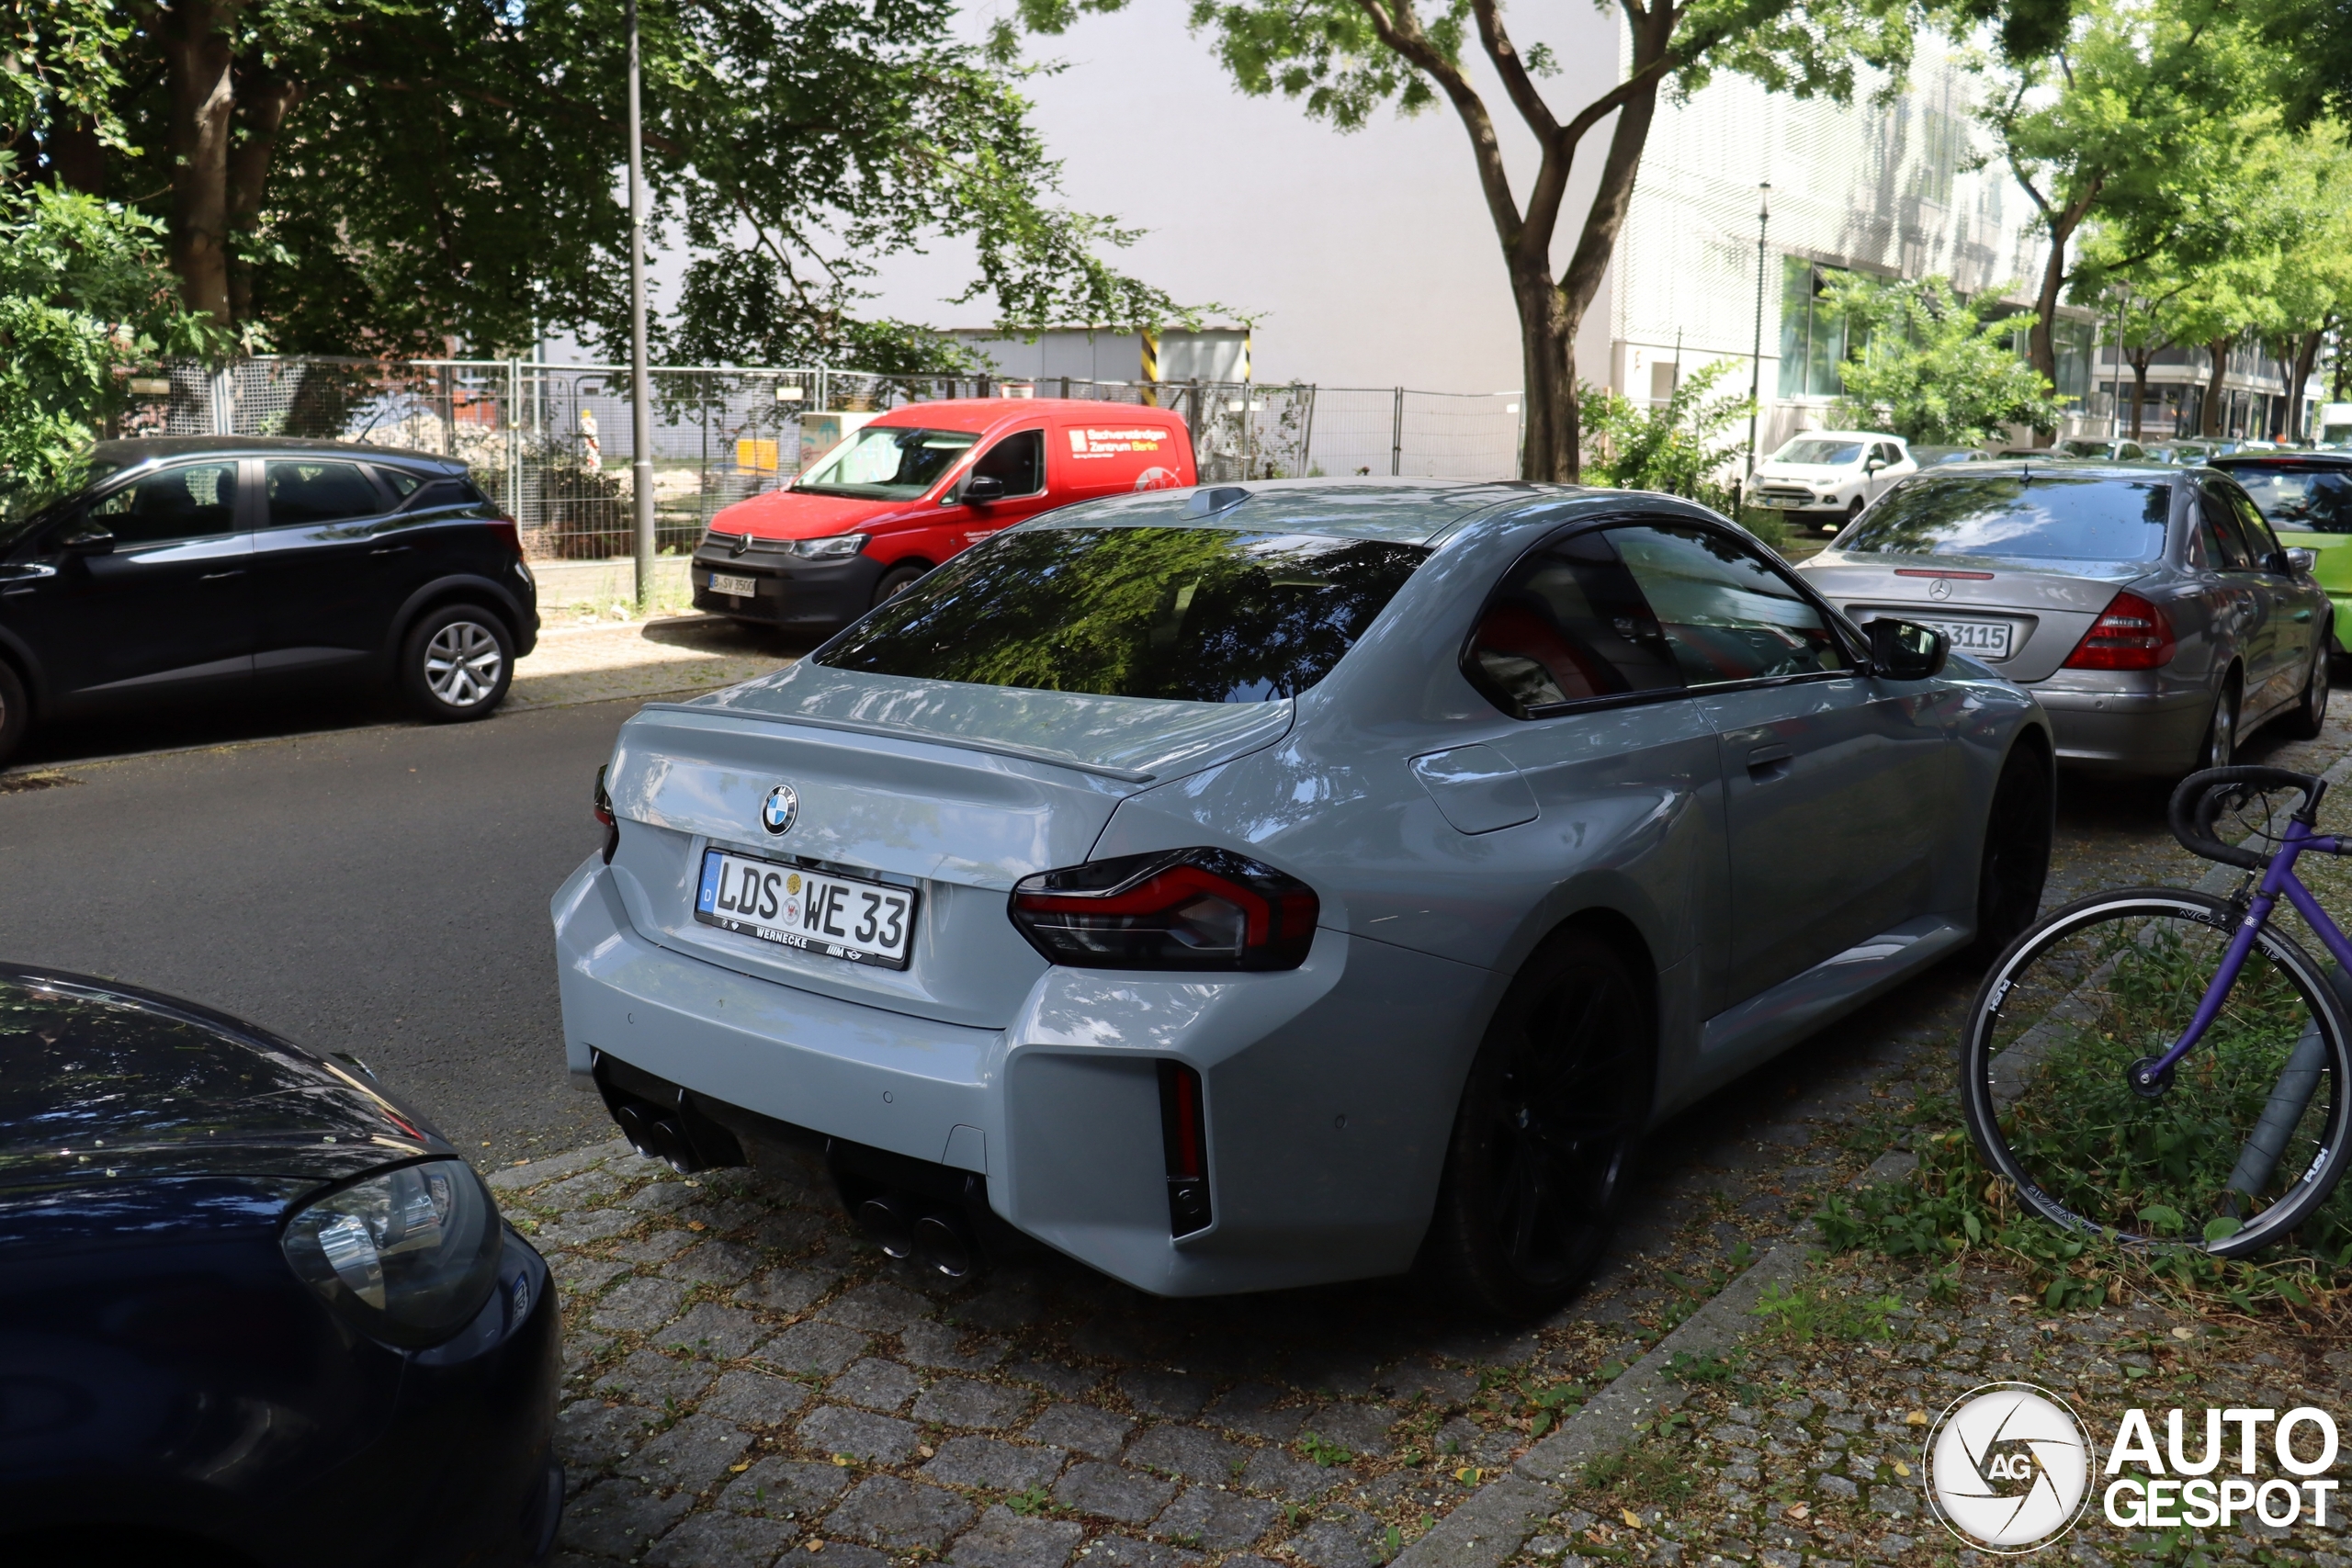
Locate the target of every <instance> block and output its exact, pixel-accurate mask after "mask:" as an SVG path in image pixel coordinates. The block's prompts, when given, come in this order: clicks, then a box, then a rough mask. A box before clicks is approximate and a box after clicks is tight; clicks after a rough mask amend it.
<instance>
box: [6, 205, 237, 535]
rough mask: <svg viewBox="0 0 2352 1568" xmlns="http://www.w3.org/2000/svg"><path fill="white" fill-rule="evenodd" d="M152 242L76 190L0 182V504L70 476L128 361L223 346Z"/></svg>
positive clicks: (154, 228) (9, 507)
mask: <svg viewBox="0 0 2352 1568" xmlns="http://www.w3.org/2000/svg"><path fill="white" fill-rule="evenodd" d="M161 240H162V235H161V232H160V228H159V226H158V225H157V224H156V223H155V222H154V221H153V220H151V219H145V218H141V217H139V216H138V215H137V214H135V213H130V212H126V211H124V210H123V209H121V208H119V207H114V206H109V205H107V203H105V202H101V201H98V200H97V199H96V198H95V197H87V196H84V195H81V194H80V193H78V192H74V191H62V190H58V189H56V188H55V187H53V186H37V185H29V184H27V183H24V182H18V183H17V184H15V185H13V186H0V511H6V512H13V511H15V510H17V506H18V505H20V504H21V500H22V498H23V497H25V496H27V495H28V494H33V493H39V492H40V491H43V490H45V489H47V488H48V487H50V486H52V485H54V484H56V483H59V482H62V480H63V479H65V478H67V477H69V476H70V475H71V473H72V472H73V470H74V467H75V465H76V464H77V463H79V462H80V461H81V459H82V457H83V456H84V455H85V451H86V448H87V446H88V445H89V443H90V441H91V440H92V439H93V437H94V436H95V434H96V431H97V429H98V428H99V426H100V425H101V423H102V422H103V421H104V420H105V418H106V416H107V414H108V413H110V412H113V411H114V410H115V409H116V408H117V407H118V406H119V402H120V400H121V396H122V391H123V385H122V383H123V376H124V373H125V372H126V371H127V370H128V368H129V367H130V366H132V365H134V364H136V363H138V362H139V361H141V360H144V359H150V358H153V357H154V356H155V355H157V354H159V353H167V354H197V355H204V354H210V355H218V354H219V353H220V351H221V350H223V349H224V348H225V347H226V346H227V345H226V344H224V343H222V342H221V341H220V333H219V332H218V329H216V328H214V327H213V326H212V325H211V323H210V322H209V321H207V320H205V319H204V318H201V317H198V316H194V315H192V314H190V313H189V312H187V310H183V309H181V307H180V305H179V302H178V299H177V298H176V297H175V291H174V289H173V279H172V276H171V274H170V273H169V272H168V271H167V270H166V269H165V267H164V254H163V246H162V243H161Z"/></svg>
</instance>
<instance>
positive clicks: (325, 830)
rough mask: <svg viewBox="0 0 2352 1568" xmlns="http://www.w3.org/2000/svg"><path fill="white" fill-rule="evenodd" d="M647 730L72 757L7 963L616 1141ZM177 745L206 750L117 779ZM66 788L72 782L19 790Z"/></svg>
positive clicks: (1778, 1098)
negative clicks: (628, 892) (620, 955)
mask: <svg viewBox="0 0 2352 1568" xmlns="http://www.w3.org/2000/svg"><path fill="white" fill-rule="evenodd" d="M635 707H636V703H635V702H633V701H631V702H606V703H590V704H582V705H577V706H571V707H558V708H546V709H539V710H535V711H528V712H514V713H504V714H501V715H498V716H494V717H492V718H491V719H489V720H487V721H485V722H483V723H480V724H472V725H456V726H447V727H433V726H425V725H417V724H412V723H406V722H389V723H388V722H383V719H384V715H383V713H382V712H381V711H379V710H376V709H371V708H369V707H368V706H366V705H350V704H345V705H334V704H332V703H324V704H322V705H317V706H314V707H309V708H279V709H275V710H264V709H260V708H258V707H255V708H248V709H233V708H232V709H226V710H216V711H213V712H210V713H187V714H179V715H172V716H164V717H160V718H156V719H153V720H151V721H146V722H144V723H141V724H136V725H133V724H128V723H120V722H119V723H118V724H116V725H114V726H110V727H104V728H96V727H92V728H83V729H80V730H76V731H73V732H64V731H60V732H55V733H53V734H52V735H51V736H49V737H45V738H43V739H44V741H45V744H44V746H43V749H42V751H41V752H40V753H35V754H34V755H32V756H28V757H27V758H24V759H21V760H20V761H19V762H18V764H17V767H15V768H14V769H12V770H11V771H10V772H9V773H5V774H0V959H7V960H11V961H15V962H20V963H24V962H29V963H36V964H51V965H56V966H58V967H62V968H68V969H74V970H78V971H81V972H83V973H87V974H96V975H103V976H110V977H113V978H117V979H120V980H124V981H129V982H132V983H135V984H139V985H144V986H151V987H155V988H157V989H160V990H164V991H168V992H173V993H175V994H178V995H181V996H185V997H188V998H193V999H195V1000H198V1001H202V1002H206V1003H209V1004H210V1005H212V1006H215V1007H219V1008H222V1009H225V1010H228V1011H230V1012H233V1013H236V1014H239V1015H240V1016H243V1017H245V1018H249V1019H252V1020H254V1021H256V1022H259V1023H262V1024H264V1025H266V1026H267V1027H269V1028H272V1029H275V1030H277V1031H278V1032H282V1033H285V1034H287V1035H288V1036H290V1037H291V1038H293V1039H296V1040H299V1041H301V1042H303V1043H307V1044H309V1045H311V1046H312V1047H313V1048H315V1049H319V1050H322V1051H349V1052H351V1053H353V1054H355V1055H358V1056H360V1057H361V1058H362V1059H364V1060H366V1061H367V1062H368V1063H369V1064H370V1065H371V1066H374V1067H375V1068H376V1069H377V1071H378V1072H379V1074H380V1075H381V1076H382V1077H384V1079H385V1080H386V1082H387V1083H389V1084H390V1085H392V1086H393V1087H394V1088H396V1089H399V1090H401V1092H402V1093H404V1094H406V1095H408V1096H409V1097H410V1098H411V1099H412V1100H413V1101H414V1102H415V1103H416V1104H417V1105H418V1106H419V1107H420V1108H422V1109H423V1110H424V1111H425V1112H426V1113H427V1114H428V1115H430V1116H432V1117H434V1118H435V1120H437V1121H438V1122H440V1124H441V1125H442V1127H443V1128H444V1129H445V1130H446V1131H447V1133H448V1134H450V1136H452V1137H453V1138H455V1139H457V1140H458V1142H459V1144H460V1145H462V1146H464V1147H466V1148H468V1149H469V1150H470V1151H472V1152H473V1153H474V1155H475V1156H476V1157H477V1158H478V1159H479V1160H480V1161H481V1163H482V1164H483V1165H485V1166H490V1165H504V1164H509V1163H512V1162H514V1161H515V1160H520V1159H525V1158H532V1157H537V1156H543V1155H547V1154H549V1153H553V1152H556V1151H558V1150H560V1149H564V1148H569V1147H572V1146H575V1145H580V1144H583V1143H588V1142H592V1141H596V1140H600V1139H603V1138H605V1137H609V1136H610V1135H611V1132H610V1123H609V1122H608V1121H607V1120H606V1119H605V1114H604V1111H603V1107H602V1105H601V1104H600V1103H599V1102H598V1101H597V1100H596V1099H595V1098H594V1095H592V1094H590V1093H587V1092H584V1091H582V1090H580V1089H576V1088H574V1087H573V1086H572V1084H571V1079H570V1077H569V1075H568V1074H567V1073H566V1072H565V1071H564V1067H563V1052H562V1034H561V1028H560V1021H559V1017H558V1010H557V1004H556V987H555V966H554V948H553V942H552V941H551V939H550V936H549V931H548V917H547V900H548V895H549V894H551V893H552V892H553V891H554V889H555V887H556V886H557V884H558V883H560V882H561V881H562V879H563V878H564V876H565V875H566V874H569V873H570V871H571V868H572V867H573V866H575V865H577V864H578V863H580V860H581V859H582V856H584V855H586V854H588V853H589V852H591V851H592V850H593V849H594V846H595V844H596V842H597V840H598V829H597V828H596V825H595V823H594V821H593V820H592V819H591V818H590V817H589V813H588V795H589V789H590V784H591V780H592V778H593V777H594V773H595V770H596V767H597V764H598V763H600V762H601V761H604V760H605V755H606V754H607V752H608V750H609V749H610V747H611V743H612V739H613V735H614V732H615V730H616V729H617V728H618V727H619V725H620V723H621V721H622V720H623V719H624V718H626V717H627V716H628V714H629V713H631V712H632V711H634V710H635ZM2346 711H2347V712H2352V709H2347V710H2346ZM325 726H342V727H343V728H322V727H325ZM273 727H275V728H277V730H278V731H279V732H280V733H279V735H278V736H277V737H275V738H272V737H270V736H269V735H268V731H269V730H270V729H271V728H273ZM287 731H307V733H293V734H288V733H285V732H287ZM159 746H178V747H187V748H191V749H187V750H176V751H174V752H170V753H166V754H161V755H150V756H130V757H117V758H107V757H106V756H103V755H100V754H99V753H103V752H106V751H107V750H113V751H115V752H118V753H120V752H128V751H138V750H144V749H147V748H151V747H159ZM2347 749H2352V730H2348V729H2347V728H2346V726H2345V725H2344V723H2343V722H2342V721H2341V720H2339V721H2337V722H2332V723H2331V724H2330V725H2329V726H2328V732H2327V734H2326V736H2325V737H2324V738H2323V739H2320V740H2317V741H2312V742H2301V743H2290V744H2280V743H2278V741H2277V740H2276V739H2275V738H2274V736H2269V735H2256V736H2255V737H2253V738H2251V739H2250V741H2249V744H2248V745H2247V747H2246V750H2245V759H2244V760H2245V761H2274V762H2276V763H2278V765H2281V766H2288V767H2307V768H2310V769H2312V770H2313V771H2317V770H2318V769H2321V768H2324V767H2325V766H2326V765H2327V763H2328V762H2329V761H2333V760H2334V759H2335V757H2337V756H2340V755H2342V754H2343V753H2344V751H2345V750H2347ZM51 778H54V779H62V780H68V781H72V782H69V783H59V784H51V785H50V786H49V787H40V788H27V787H24V786H26V785H28V784H37V783H39V782H40V781H41V780H44V779H51ZM2164 802H2165V788H2164V786H2163V785H2162V784H2130V785H2117V784H2100V783H2097V782H2092V781H2085V780H2079V779H2072V778H2070V779H2067V780H2066V781H2065V782H2064V784H2063V786H2062V791H2061V807H2060V813H2059V841H2058V846H2057V853H2056V856H2055V861H2054V863H2053V865H2052V886H2051V889H2050V896H2049V897H2048V899H2047V900H2046V904H2047V905H2048V906H2054V905H2056V904H2059V903H2063V902H2064V901H2066V900H2067V899H2069V898H2073V897H2079V896H2080V895H2081V894H2082V893H2084V892H2087V891H2090V890H2091V889H2093V888H2096V887H2099V886H2113V885H2118V884H2123V883H2137V882H2149V881H2181V882H2187V881H2193V880H2194V879H2195V877H2196V875H2197V874H2199V872H2201V871H2203V870H2204V869H2205V867H2204V866H2203V865H2202V864H2201V863H2197V862H2195V861H2192V860H2191V859H2190V858H2189V857H2188V855H2187V854H2186V853H2184V852H2181V851H2179V850H2178V849H2177V847H2176V846H2174V845H2173V843H2172V840H2171V837H2170V835H2169V834H2168V833H2167V832H2166V831H2165V827H2164ZM1973 979H1974V976H1973V973H1969V972H1966V966H1965V965H1964V964H1957V963H1956V964H1946V965H1944V966H1943V967H1941V968H1940V969H1939V970H1938V971H1936V972H1935V973H1934V974H1932V975H1929V976H1923V977H1921V979H1919V980H1918V981H1917V982H1914V983H1913V984H1912V985H1911V986H1909V987H1905V988H1904V990H1903V991H1900V992H1897V993H1896V994H1894V996H1892V997H1890V998H1886V999H1885V1000H1883V1001H1882V1002H1880V1003H1878V1004H1876V1005H1874V1006H1873V1007H1871V1008H1869V1009H1866V1010H1863V1011H1862V1012H1860V1013H1859V1014H1857V1015H1855V1016H1854V1017H1853V1018H1851V1019H1849V1020H1847V1021H1844V1022H1843V1023H1841V1024H1839V1025H1838V1026H1837V1027H1835V1028H1833V1029H1831V1030H1829V1031H1828V1032H1826V1033H1825V1034H1824V1035H1822V1036H1820V1037H1819V1038H1817V1039H1816V1040H1815V1041H1814V1042H1813V1043H1810V1044H1808V1045H1806V1046H1804V1047H1802V1048H1800V1049H1799V1050H1798V1051H1796V1052H1794V1053H1792V1055H1790V1056H1789V1057H1787V1058H1784V1059H1783V1060H1782V1061H1781V1063H1780V1064H1778V1065H1776V1066H1775V1067H1773V1068H1772V1069H1770V1070H1769V1071H1768V1072H1767V1073H1766V1074H1764V1075H1763V1076H1762V1077H1758V1078H1752V1079H1750V1080H1748V1081H1747V1083H1745V1084H1743V1085H1740V1086H1735V1087H1734V1088H1732V1089H1729V1090H1726V1091H1725V1093H1724V1094H1723V1095H1721V1096H1718V1097H1716V1100H1714V1101H1713V1102H1711V1103H1710V1104H1709V1105H1706V1106H1702V1107H1699V1108H1696V1109H1695V1110H1694V1111H1691V1112H1690V1113H1688V1114H1687V1115H1686V1116H1685V1117H1682V1118H1679V1119H1678V1124H1677V1125H1676V1126H1675V1127H1674V1128H1672V1129H1670V1130H1662V1132H1661V1136H1660V1138H1659V1139H1658V1141H1657V1146H1658V1147H1659V1148H1660V1149H1661V1150H1662V1151H1670V1152H1667V1153H1666V1155H1665V1161H1664V1163H1667V1164H1669V1165H1671V1164H1676V1163H1679V1161H1680V1160H1681V1159H1682V1158H1683V1157H1685V1156H1687V1155H1688V1154H1690V1153H1691V1152H1692V1151H1698V1150H1708V1149H1722V1150H1724V1151H1726V1152H1727V1151H1730V1150H1733V1149H1735V1148H1737V1147H1739V1146H1740V1145H1743V1144H1744V1143H1746V1142H1747V1140H1748V1139H1750V1138H1752V1136H1753V1131H1752V1129H1753V1127H1754V1126H1755V1125H1756V1124H1757V1123H1758V1121H1759V1119H1760V1120H1763V1121H1772V1120H1777V1119H1781V1118H1785V1117H1786V1116H1788V1115H1790V1114H1792V1113H1795V1112H1800V1111H1802V1109H1803V1108H1804V1107H1806V1106H1807V1105H1809V1104H1812V1103H1814V1102H1815V1098H1816V1096H1817V1095H1819V1094H1821V1093H1824V1092H1826V1085H1827V1084H1828V1083H1829V1082H1831V1081H1832V1080H1836V1079H1838V1078H1839V1077H1840V1075H1841V1073H1842V1072H1843V1071H1844V1070H1845V1069H1846V1067H1847V1066H1849V1065H1858V1064H1860V1063H1861V1062H1863V1061H1866V1060H1870V1059H1871V1058H1873V1057H1876V1056H1879V1055H1880V1054H1881V1053H1883V1051H1884V1050H1885V1048H1886V1047H1887V1045H1888V1044H1889V1043H1890V1042H1892V1041H1894V1040H1895V1039H1898V1038H1905V1037H1908V1038H1910V1039H1912V1040H1915V1041H1923V1040H1926V1039H1928V1038H1929V1037H1935V1036H1940V1035H1942V1034H1943V1033H1944V1032H1946V1031H1948V1030H1949V1028H1950V1022H1949V1018H1950V1016H1951V1009H1952V1008H1953V1007H1954V1006H1956V1005H1957V1004H1958V1003H1959V1002H1960V1001H1962V1000H1964V999H1965V998H1966V996H1967V994H1968V992H1969V991H1970V990H1971V989H1972V988H1973ZM1941 1048H1942V1047H1941V1046H1940V1044H1938V1045H1935V1046H1933V1047H1931V1049H1932V1050H1940V1049H1941ZM1833 1099H1834V1096H1833ZM1788 1157H1789V1158H1790V1160H1791V1163H1792V1164H1795V1163H1801V1160H1800V1157H1799V1156H1797V1155H1796V1154H1795V1152H1794V1151H1793V1150H1792V1151H1791V1152H1790V1155H1789V1156H1788ZM1751 1158H1752V1152H1751V1153H1750V1154H1748V1155H1742V1156H1740V1158H1739V1163H1748V1162H1749V1160H1750V1159H1751Z"/></svg>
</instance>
